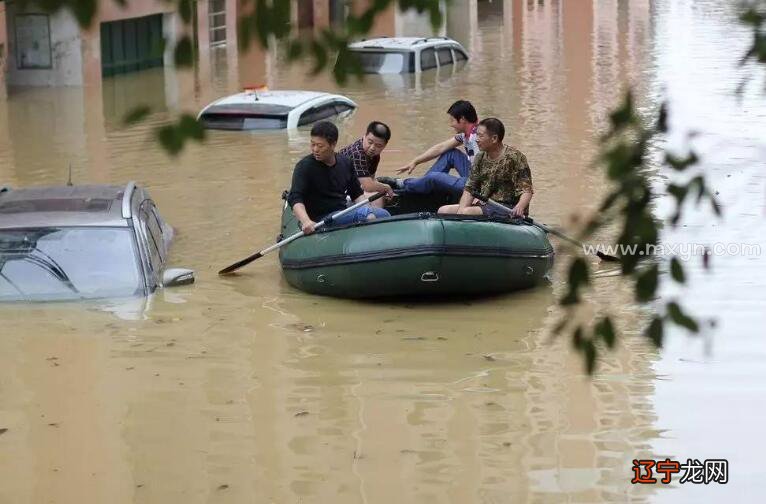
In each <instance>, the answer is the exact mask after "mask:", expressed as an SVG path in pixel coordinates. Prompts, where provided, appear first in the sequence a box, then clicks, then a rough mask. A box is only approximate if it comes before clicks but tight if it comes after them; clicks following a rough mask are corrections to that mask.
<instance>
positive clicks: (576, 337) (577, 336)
mask: <svg viewBox="0 0 766 504" xmlns="http://www.w3.org/2000/svg"><path fill="white" fill-rule="evenodd" d="M584 342H585V338H584V336H583V328H582V326H577V327H576V328H575V330H574V331H572V346H573V347H574V348H575V349H577V350H582V346H583V343H584Z"/></svg>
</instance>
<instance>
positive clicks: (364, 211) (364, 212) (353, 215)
mask: <svg viewBox="0 0 766 504" xmlns="http://www.w3.org/2000/svg"><path fill="white" fill-rule="evenodd" d="M334 213H337V212H333V214H334ZM370 214H375V217H377V218H378V219H381V218H383V217H391V214H390V213H388V210H383V209H382V208H377V207H373V206H370V205H364V206H362V207H359V208H357V209H356V210H354V211H353V212H349V213H347V214H343V215H341V216H340V217H338V218H337V219H333V220H332V222H330V223H329V226H344V225H346V224H356V223H357V222H364V221H366V220H367V216H368V215H370ZM331 215H332V214H327V215H325V216H324V217H322V219H326V218H328V217H330V216H331ZM322 219H320V220H322Z"/></svg>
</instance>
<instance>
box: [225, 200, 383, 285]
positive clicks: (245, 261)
mask: <svg viewBox="0 0 766 504" xmlns="http://www.w3.org/2000/svg"><path fill="white" fill-rule="evenodd" d="M385 195H386V193H384V192H379V193H375V194H373V195H372V196H370V197H369V198H367V199H366V200H363V201H360V202H359V203H354V204H353V205H351V206H350V207H348V208H345V209H343V210H341V211H340V212H338V213H336V214H335V215H333V216H331V217H329V218H326V219H323V220H321V221H319V222H317V224H316V225H315V226H314V229H319V228H320V227H322V226H325V225H327V224H328V223H329V222H331V221H332V220H334V219H337V218H338V217H340V216H342V215H345V214H347V213H349V212H351V211H353V210H356V209H357V208H360V207H363V206H364V205H367V204H368V203H372V202H373V201H375V200H376V199H379V198H382V197H383V196H385ZM304 234H305V233H304V232H303V231H298V232H297V233H295V234H294V235H292V236H288V237H287V238H285V239H284V240H282V241H280V242H279V243H275V244H274V245H272V246H271V247H267V248H265V249H263V250H261V251H260V252H256V253H255V254H253V255H251V256H248V257H245V258H244V259H242V260H241V261H237V262H235V263H234V264H232V265H231V266H226V267H225V268H224V269H222V270H221V271H219V272H218V274H219V275H228V274H230V273H233V272H234V271H236V270H238V269H239V268H241V267H242V266H246V265H248V264H250V263H251V262H253V261H255V260H256V259H258V258H260V257H263V256H265V255H266V254H268V253H269V252H272V251H274V250H277V249H278V248H279V247H281V246H282V245H287V244H288V243H290V242H291V241H294V240H297V239H298V238H300V237H301V236H303V235H304Z"/></svg>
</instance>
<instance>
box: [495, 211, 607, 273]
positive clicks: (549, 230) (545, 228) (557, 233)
mask: <svg viewBox="0 0 766 504" xmlns="http://www.w3.org/2000/svg"><path fill="white" fill-rule="evenodd" d="M486 201H487V203H489V204H491V205H494V206H496V207H498V208H502V209H503V210H505V211H506V212H508V213H510V214H512V213H513V210H511V209H510V208H508V207H507V206H505V205H503V204H502V203H498V202H497V201H495V200H493V199H491V198H487V200H486ZM524 222H527V223H529V224H531V225H533V226H537V227H538V228H540V229H542V230H543V231H545V232H546V233H550V234H552V235H553V236H558V237H559V238H561V239H562V240H565V241H568V242H569V243H572V244H574V245H577V246H578V247H580V248H581V249H582V250H583V251H585V250H587V248H586V247H585V245H584V244H583V242H581V241H578V240H575V239H574V238H571V237H569V236H567V235H565V234H564V233H562V232H561V231H557V230H555V229H553V228H550V227H548V226H546V225H545V224H540V223H539V222H535V221H533V220H532V218H531V217H524ZM596 255H597V256H598V257H599V258H601V259H603V260H604V261H611V262H620V259H619V258H617V257H614V256H610V255H608V254H605V253H603V252H600V251H596Z"/></svg>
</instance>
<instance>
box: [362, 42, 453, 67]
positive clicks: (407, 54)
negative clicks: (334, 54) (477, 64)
mask: <svg viewBox="0 0 766 504" xmlns="http://www.w3.org/2000/svg"><path fill="white" fill-rule="evenodd" d="M348 49H349V50H350V51H351V52H352V53H353V54H354V55H355V56H356V57H357V59H358V60H359V62H360V63H361V66H362V71H363V72H364V73H373V74H390V73H413V72H422V71H425V70H430V69H432V68H437V67H444V66H447V65H452V64H456V63H460V62H461V61H467V60H468V53H467V52H466V50H465V48H464V47H463V46H462V45H460V43H459V42H457V41H455V40H452V39H451V38H448V37H428V38H422V37H392V38H389V37H379V38H374V39H368V40H362V41H359V42H354V43H352V44H349V46H348Z"/></svg>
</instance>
